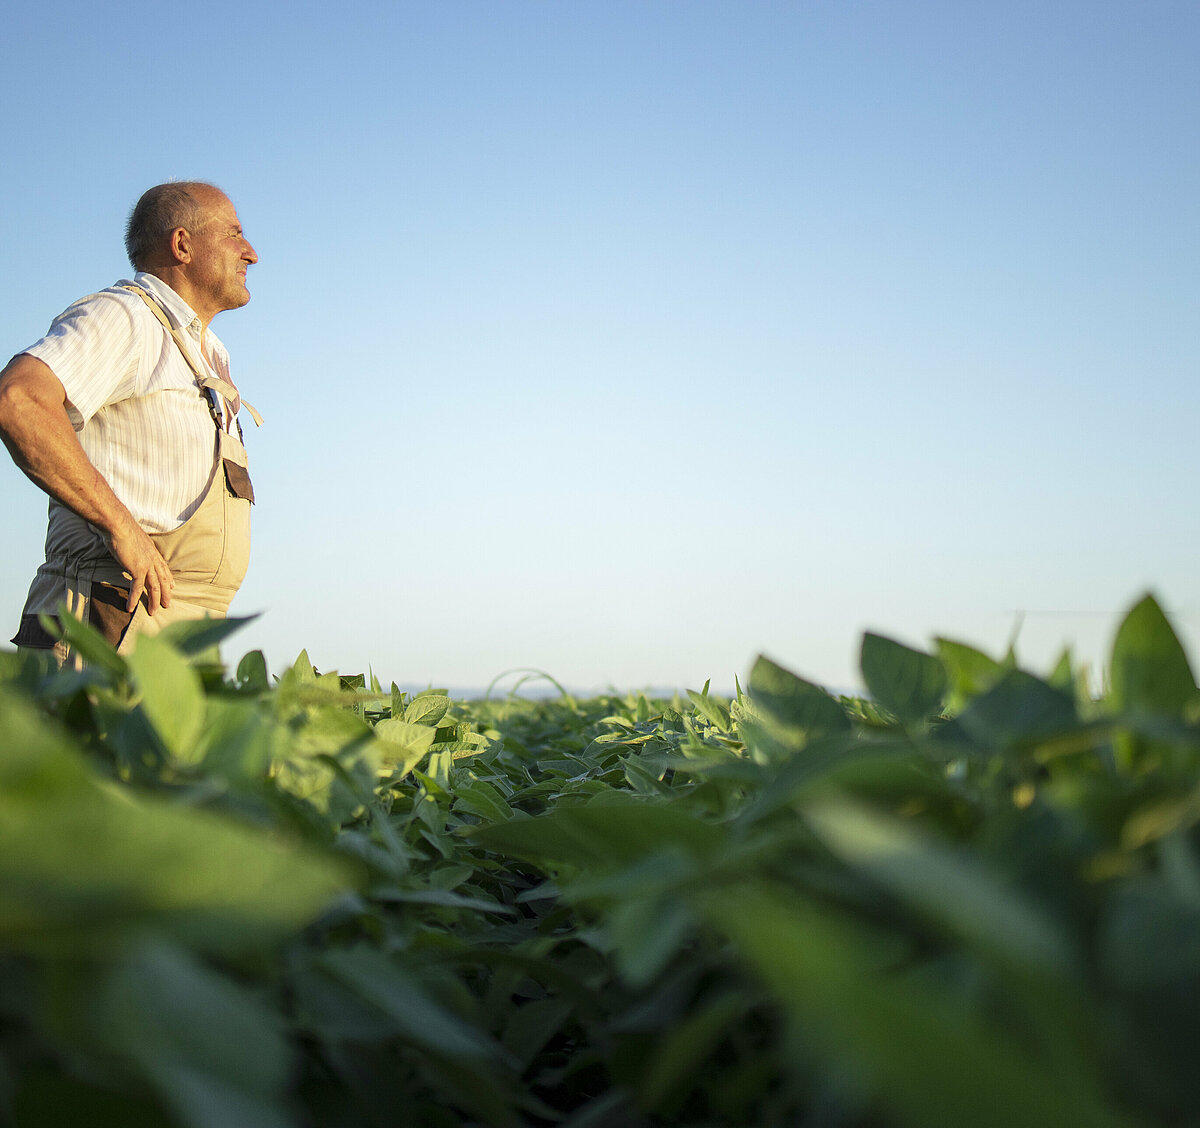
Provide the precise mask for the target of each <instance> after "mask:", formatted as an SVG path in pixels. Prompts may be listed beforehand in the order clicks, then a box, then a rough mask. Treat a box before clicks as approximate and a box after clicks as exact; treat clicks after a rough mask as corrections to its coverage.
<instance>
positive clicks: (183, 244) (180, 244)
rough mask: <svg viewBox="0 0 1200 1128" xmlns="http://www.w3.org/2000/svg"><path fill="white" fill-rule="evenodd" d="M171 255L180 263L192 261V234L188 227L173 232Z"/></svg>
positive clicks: (177, 228)
mask: <svg viewBox="0 0 1200 1128" xmlns="http://www.w3.org/2000/svg"><path fill="white" fill-rule="evenodd" d="M171 257H172V258H173V259H174V260H175V261H176V262H178V263H188V262H191V261H192V236H191V233H190V232H189V231H188V229H187V228H186V227H176V228H175V230H174V231H172V232H171Z"/></svg>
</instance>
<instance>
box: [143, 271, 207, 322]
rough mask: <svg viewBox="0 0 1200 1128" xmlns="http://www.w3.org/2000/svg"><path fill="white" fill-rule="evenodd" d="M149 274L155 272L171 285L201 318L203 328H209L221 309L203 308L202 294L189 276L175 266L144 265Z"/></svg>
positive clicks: (159, 277)
mask: <svg viewBox="0 0 1200 1128" xmlns="http://www.w3.org/2000/svg"><path fill="white" fill-rule="evenodd" d="M143 269H144V270H145V272H146V273H147V274H153V275H154V277H155V278H157V279H158V280H159V281H160V282H163V283H165V284H166V285H168V286H170V287H171V289H172V290H174V291H175V293H177V294H178V295H179V296H180V297H181V298H182V299H183V300H184V301H185V302H187V304H188V306H189V308H190V309H191V310H192V312H193V313H194V314H195V315H196V316H197V317H198V318H199V319H200V327H201V330H202V331H204V330H207V329H208V325H209V322H211V321H212V319H213V318H214V317H215V316H216V315H217V313H219V312H220V310H207V309H202V308H201V305H200V304H199V303H200V302H201V295H200V294H198V293H196V291H195V288H194V287H193V286H191V285H190V284H189V283H188V279H187V276H186V275H185V274H184V273H183V272H182V271H180V270H178V269H176V268H174V267H169V266H165V267H159V266H156V267H144V268H143Z"/></svg>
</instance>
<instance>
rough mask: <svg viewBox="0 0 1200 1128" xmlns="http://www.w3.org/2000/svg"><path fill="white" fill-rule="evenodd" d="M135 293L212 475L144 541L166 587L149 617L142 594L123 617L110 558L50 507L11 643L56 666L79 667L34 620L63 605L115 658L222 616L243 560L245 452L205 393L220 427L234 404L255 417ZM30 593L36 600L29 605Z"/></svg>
mask: <svg viewBox="0 0 1200 1128" xmlns="http://www.w3.org/2000/svg"><path fill="white" fill-rule="evenodd" d="M125 289H127V290H131V291H133V292H134V293H136V294H137V295H138V296H139V297H141V298H142V300H143V301H144V302H145V303H146V305H147V306H149V307H150V310H151V312H153V313H154V315H155V316H156V317H157V318H158V320H159V321H160V322H161V323H162V324H163V326H164V328H165V329H166V330H167V332H168V333H170V334H171V336H172V337H173V339H174V340H175V343H176V345H177V346H178V347H179V350H180V352H181V353H182V354H183V357H184V359H185V360H186V361H187V363H188V367H189V368H191V370H192V372H193V374H194V375H195V377H196V382H197V383H198V384H199V385H200V388H199V389H198V390H199V392H200V394H201V395H203V396H204V397H205V400H206V401H207V403H208V406H209V411H210V414H211V415H212V418H213V423H214V424H215V425H216V431H217V443H216V448H215V449H216V457H215V458H214V462H213V472H212V475H211V477H210V478H209V482H208V486H207V488H206V489H205V492H204V496H203V498H202V499H201V501H200V505H199V506H198V508H197V509H196V511H195V512H194V513H193V514H192V515H191V517H189V518H188V519H187V520H186V521H185V522H184V523H183V524H182V525H180V526H179V528H177V529H174V530H172V531H171V532H169V533H151V534H149V535H150V537H151V539H152V540H153V541H154V543H155V545H156V546H157V547H158V550H159V552H161V553H162V555H163V559H165V560H166V562H167V566H168V567H169V568H170V569H171V574H172V576H174V578H175V587H174V589H173V590H172V592H171V606H170V607H160V608H159V609H158V611H156V612H155V613H154V615H153V616H151V615H150V613H149V610H148V608H147V597H146V596H145V595H143V596H142V598H141V601H140V602H139V603H138V605H137V607H136V608H135V609H134V611H133V613H132V614H131V613H130V612H128V611H126V610H125V607H126V604H127V602H128V599H129V582H130V581H129V576H128V574H127V573H126V572H125V571H124V570H123V569H122V568H121V565H120V564H118V563H117V562H116V560H114V559H113V556H112V554H111V552H109V550H108V547H107V546H106V545H105V543H104V540H103V538H102V537H101V535H100V533H99V531H98V530H97V529H96V528H95V526H93V525H91V524H89V523H88V522H87V521H85V520H84V519H83V518H82V517H80V516H79V515H78V514H77V513H75V512H74V511H73V510H71V509H68V508H67V507H66V506H65V505H62V504H60V503H58V502H55V501H53V500H52V501H51V504H50V523H49V530H48V532H47V536H46V561H45V563H44V564H42V565H41V566H40V567H39V568H38V572H37V578H36V579H35V581H34V587H33V589H31V595H30V600H29V602H28V603H27V604H26V607H25V612H24V614H23V615H22V618H21V629H20V631H18V633H17V636H16V637H15V638H14V639H13V640H12V641H13V642H14V643H15V644H16V645H17V646H18V647H22V648H24V647H30V648H37V649H47V648H49V647H50V646H51V645H53V649H54V652H55V655H56V657H57V658H58V660H59V662H60V664H68V665H72V666H78V665H79V659H78V656H77V655H74V654H73V653H72V652H71V650H70V648H69V647H68V646H67V644H66V643H64V642H61V641H60V642H57V643H55V642H54V640H53V637H52V636H51V635H49V634H47V633H46V631H45V630H44V629H43V628H42V627H41V626H40V624H39V623H38V619H37V616H38V615H39V614H54V613H55V612H57V610H58V605H59V603H63V602H65V603H66V605H67V608H68V609H69V610H70V611H71V613H72V614H73V615H75V616H76V618H79V619H82V620H83V621H84V622H88V623H90V624H91V625H92V626H94V627H96V628H97V629H98V630H99V631H100V632H101V633H102V634H103V635H104V636H105V638H106V639H107V640H108V641H109V642H110V643H111V644H112V645H113V646H115V647H117V652H118V653H127V652H128V651H129V649H130V648H131V646H132V644H133V640H134V639H135V638H136V637H137V636H138V635H140V634H147V635H152V634H157V633H158V632H159V631H161V630H162V629H163V627H165V626H167V625H168V624H169V623H174V622H179V621H181V620H185V619H201V618H203V617H204V616H206V615H209V616H212V617H213V618H224V617H225V613H226V611H227V610H228V609H229V603H230V601H231V600H232V599H233V597H234V595H235V594H237V590H238V588H239V587H240V586H241V583H242V580H243V579H244V578H245V575H246V567H247V565H248V564H249V561H250V506H251V504H252V503H253V501H254V491H253V488H252V487H251V485H250V475H249V472H248V470H247V459H246V448H245V447H244V446H243V445H242V441H241V426H240V424H239V425H238V426H237V434H234V433H233V432H232V431H231V430H229V425H230V424H229V423H227V424H224V425H223V424H222V421H221V415H220V413H219V409H218V407H217V406H216V405H215V404H214V403H213V401H212V398H211V397H210V396H209V394H208V389H211V390H212V391H214V392H216V393H217V394H218V395H219V396H220V397H221V398H222V399H223V400H224V401H225V402H226V403H227V404H228V408H229V421H230V423H233V422H234V421H235V420H236V416H237V411H238V409H239V407H242V406H244V407H245V408H246V409H247V411H249V412H250V413H251V415H252V416H253V418H254V421H255V423H256V424H261V423H262V417H261V416H260V415H259V414H258V412H257V411H255V410H254V408H253V407H251V405H250V404H248V403H246V401H245V400H242V399H241V398H240V397H239V395H238V392H237V389H236V388H234V387H233V385H232V384H230V383H228V382H227V381H225V380H221V379H219V378H218V377H215V376H212V375H210V374H209V373H207V372H205V371H204V370H203V369H202V368H201V367H200V366H199V365H198V364H197V363H196V361H195V360H194V359H193V357H192V355H191V352H190V350H189V349H188V347H187V345H186V343H185V342H184V340H183V339H182V334H181V333H180V332H179V330H177V329H175V328H173V327H172V325H171V323H170V321H169V320H168V319H167V316H166V314H165V313H164V312H163V310H162V309H161V307H160V306H159V305H158V303H157V302H155V301H154V299H153V298H152V297H151V296H150V295H149V294H148V293H147V292H146V291H145V290H142V289H141V288H140V287H138V286H133V285H128V286H126V287H125ZM34 592H37V593H38V596H37V597H36V598H35V596H34V594H33V593H34Z"/></svg>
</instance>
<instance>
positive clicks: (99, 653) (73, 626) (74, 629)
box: [41, 603, 127, 678]
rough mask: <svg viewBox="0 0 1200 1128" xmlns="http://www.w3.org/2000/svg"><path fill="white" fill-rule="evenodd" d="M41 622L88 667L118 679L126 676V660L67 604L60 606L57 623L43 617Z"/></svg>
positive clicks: (47, 617) (48, 617)
mask: <svg viewBox="0 0 1200 1128" xmlns="http://www.w3.org/2000/svg"><path fill="white" fill-rule="evenodd" d="M41 622H42V625H43V626H44V627H45V628H46V629H48V630H49V631H50V633H51V634H61V635H62V638H63V639H64V640H65V641H66V642H67V643H69V644H70V646H71V649H72V650H73V651H74V652H75V653H76V654H77V655H78V656H79V657H80V658H82V659H83V661H84V662H85V663H87V664H88V665H91V666H97V667H99V668H100V669H102V670H104V671H106V672H107V673H110V674H113V675H115V676H116V677H118V678H123V677H124V676H125V674H126V669H127V668H126V665H125V659H124V658H122V657H121V656H120V655H119V654H118V653H117V652H116V650H115V649H114V648H113V647H111V646H109V644H108V643H107V642H105V640H104V636H103V635H102V634H101V633H100V632H99V631H98V630H96V629H95V628H94V627H90V626H88V624H87V623H84V622H81V621H80V620H79V619H76V618H75V616H74V615H72V614H71V612H70V611H69V610H68V609H67V605H66V604H65V603H60V604H59V605H58V619H57V621H56V620H54V619H53V618H51V617H50V616H47V615H43V616H41Z"/></svg>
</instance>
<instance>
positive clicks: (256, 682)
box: [237, 650, 271, 693]
mask: <svg viewBox="0 0 1200 1128" xmlns="http://www.w3.org/2000/svg"><path fill="white" fill-rule="evenodd" d="M237 680H238V684H239V685H241V686H244V687H245V688H246V689H253V690H257V691H258V692H260V693H265V692H266V691H267V690H269V689H270V688H271V678H270V675H269V674H268V673H267V660H266V658H265V657H264V656H263V652H262V651H261V650H251V651H248V652H247V653H246V654H244V655H243V656H242V660H241V661H240V662H239V663H238V667H237Z"/></svg>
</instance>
